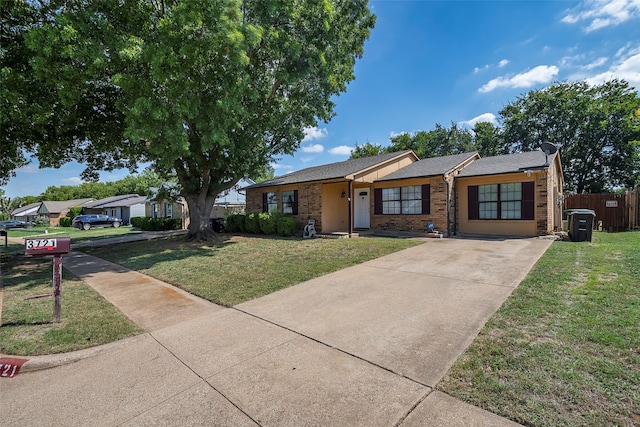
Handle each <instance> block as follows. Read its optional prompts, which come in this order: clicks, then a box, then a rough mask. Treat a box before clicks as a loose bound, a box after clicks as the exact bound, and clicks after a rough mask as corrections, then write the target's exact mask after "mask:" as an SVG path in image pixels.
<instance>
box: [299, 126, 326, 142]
mask: <svg viewBox="0 0 640 427" xmlns="http://www.w3.org/2000/svg"><path fill="white" fill-rule="evenodd" d="M327 135H329V131H327V129H326V128H319V127H317V126H314V127H311V128H304V139H303V140H302V142H306V141H313V140H315V139H320V138H325V137H326V136H327Z"/></svg>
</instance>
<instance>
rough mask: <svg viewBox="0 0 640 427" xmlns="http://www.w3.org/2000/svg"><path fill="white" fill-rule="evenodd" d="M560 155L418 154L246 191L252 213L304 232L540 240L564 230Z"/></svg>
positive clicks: (312, 172)
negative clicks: (286, 220)
mask: <svg viewBox="0 0 640 427" xmlns="http://www.w3.org/2000/svg"><path fill="white" fill-rule="evenodd" d="M563 185H564V180H563V177H562V165H561V163H560V157H559V155H558V153H554V154H551V155H545V153H543V152H542V151H532V152H527V153H518V154H510V155H503V156H494V157H487V158H480V156H479V155H478V153H475V152H473V153H461V154H457V155H453V156H443V157H435V158H428V159H423V160H418V159H417V157H416V156H415V154H413V152H412V151H405V152H398V153H391V154H386V155H381V156H375V157H369V158H363V159H354V160H349V161H346V162H340V163H332V164H329V165H325V166H317V167H313V168H308V169H303V170H301V171H298V172H294V173H292V174H289V175H284V176H282V177H277V178H274V179H272V180H269V181H265V182H262V183H259V184H255V185H253V186H250V187H247V212H268V211H277V212H283V213H286V214H289V215H292V216H293V217H295V218H296V219H297V220H298V223H299V226H300V229H302V227H303V226H304V225H305V224H306V223H307V222H308V220H314V221H315V227H316V230H317V231H318V232H321V233H332V232H348V233H349V234H351V232H353V231H355V230H361V229H374V230H394V231H413V232H424V231H426V230H427V228H428V226H429V224H430V223H432V224H433V225H434V226H435V229H436V230H437V231H440V232H442V233H446V234H448V235H451V234H457V233H459V232H460V233H473V234H494V235H518V236H534V235H541V234H546V233H549V232H552V231H554V230H559V229H561V227H562V220H561V216H562V192H563Z"/></svg>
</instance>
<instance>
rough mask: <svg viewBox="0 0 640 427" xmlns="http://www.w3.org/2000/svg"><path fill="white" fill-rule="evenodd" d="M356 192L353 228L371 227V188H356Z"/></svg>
mask: <svg viewBox="0 0 640 427" xmlns="http://www.w3.org/2000/svg"><path fill="white" fill-rule="evenodd" d="M354 193H355V197H354V203H353V211H354V212H353V228H369V227H370V224H371V223H370V221H371V216H370V209H371V208H370V206H369V190H368V189H357V188H356V189H355V190H354Z"/></svg>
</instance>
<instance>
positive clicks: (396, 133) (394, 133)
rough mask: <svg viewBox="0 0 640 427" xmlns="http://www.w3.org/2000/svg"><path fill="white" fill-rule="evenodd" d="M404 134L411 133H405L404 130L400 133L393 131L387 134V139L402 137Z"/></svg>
mask: <svg viewBox="0 0 640 427" xmlns="http://www.w3.org/2000/svg"><path fill="white" fill-rule="evenodd" d="M405 133H409V134H410V133H411V132H407V131H406V130H404V131H402V132H395V131H391V132H389V138H395V137H396V136H400V135H404V134H405Z"/></svg>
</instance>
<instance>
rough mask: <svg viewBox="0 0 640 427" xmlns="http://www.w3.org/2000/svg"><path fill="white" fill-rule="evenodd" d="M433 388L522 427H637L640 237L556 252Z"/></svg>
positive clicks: (559, 247)
mask: <svg viewBox="0 0 640 427" xmlns="http://www.w3.org/2000/svg"><path fill="white" fill-rule="evenodd" d="M437 388H438V389H440V390H442V391H445V392H447V393H449V394H450V395H452V396H454V397H457V398H459V399H462V400H464V401H467V402H469V403H471V404H474V405H477V406H480V407H482V408H485V409H487V410H489V411H491V412H494V413H496V414H499V415H502V416H504V417H507V418H510V419H512V420H514V421H516V422H519V423H521V424H524V425H532V426H575V425H580V426H605V425H621V426H634V425H636V426H637V425H639V424H640V232H629V233H616V234H608V233H594V235H593V242H592V243H589V242H581V243H572V242H555V243H553V245H552V246H551V247H550V248H549V250H548V251H547V252H546V254H545V255H544V256H543V257H542V258H541V259H540V261H539V262H538V263H537V264H536V266H535V267H534V268H533V269H532V271H531V272H530V274H529V275H528V277H527V278H526V279H525V280H524V281H523V282H522V283H521V284H520V286H519V287H518V288H517V289H516V290H515V291H514V293H513V294H512V295H511V297H510V298H509V299H508V300H507V301H506V302H505V304H504V305H503V306H502V307H501V308H500V310H499V311H498V312H497V313H496V315H495V316H494V317H493V318H492V319H491V320H490V321H489V322H488V323H487V324H486V325H485V327H484V328H483V330H482V331H481V332H480V334H479V336H478V337H477V338H476V340H475V341H474V342H473V344H472V345H471V346H470V347H469V348H468V349H467V351H466V352H465V353H464V355H463V356H462V357H461V358H460V359H459V360H458V361H457V363H456V364H455V365H454V367H453V368H452V369H451V370H450V371H449V372H448V374H447V375H446V377H445V378H444V379H443V380H442V381H441V382H440V383H439V384H438V387H437Z"/></svg>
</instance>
